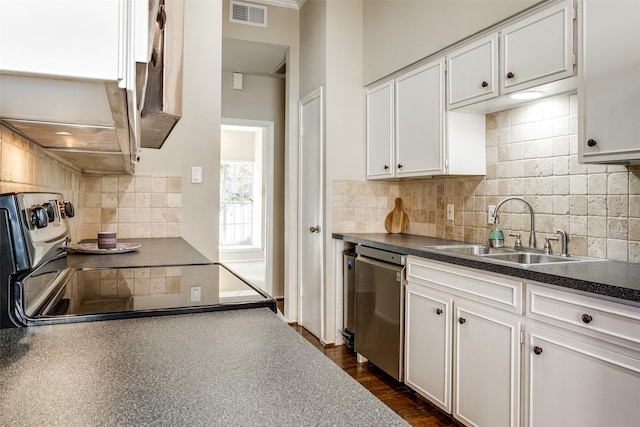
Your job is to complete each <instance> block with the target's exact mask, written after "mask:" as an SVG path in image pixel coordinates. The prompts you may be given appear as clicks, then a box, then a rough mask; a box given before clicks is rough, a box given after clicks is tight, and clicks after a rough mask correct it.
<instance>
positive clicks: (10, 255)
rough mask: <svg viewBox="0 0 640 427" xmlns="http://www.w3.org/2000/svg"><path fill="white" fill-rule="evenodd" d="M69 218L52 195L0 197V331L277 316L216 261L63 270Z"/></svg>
mask: <svg viewBox="0 0 640 427" xmlns="http://www.w3.org/2000/svg"><path fill="white" fill-rule="evenodd" d="M74 214H75V208H74V206H73V205H72V204H71V203H70V202H68V201H65V200H64V198H63V196H62V195H61V194H58V193H10V194H2V195H0V262H1V265H0V328H9V327H21V326H35V325H43V324H55V323H70V322H86V321H96V320H108V319H122V318H130V317H142V316H156V315H167V314H183V313H194V312H202V311H218V310H229V309H239V308H252V307H268V308H270V309H271V310H272V311H274V312H276V311H277V308H276V302H275V300H274V299H273V298H272V297H270V296H269V295H267V294H265V293H264V292H262V291H261V290H260V289H258V288H256V287H254V286H252V285H251V284H249V283H247V282H246V281H245V280H243V279H242V278H240V277H239V276H237V275H236V274H235V273H233V272H232V271H230V270H228V269H227V268H226V267H225V266H224V265H222V264H219V263H211V264H198V265H193V264H190V265H174V264H171V263H170V262H168V263H167V264H166V265H161V266H157V265H154V266H145V265H140V266H135V267H127V268H124V267H107V268H105V267H100V268H93V267H91V268H87V267H79V268H75V267H69V266H68V263H67V246H68V245H69V242H70V241H71V239H70V236H69V224H68V221H69V220H72V218H73V217H74ZM93 256H101V257H103V256H104V257H110V256H115V255H93ZM117 256H123V255H117ZM100 264H101V265H104V263H100Z"/></svg>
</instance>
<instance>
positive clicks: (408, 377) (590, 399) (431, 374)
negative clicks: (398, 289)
mask: <svg viewBox="0 0 640 427" xmlns="http://www.w3.org/2000/svg"><path fill="white" fill-rule="evenodd" d="M407 283H408V284H407V292H406V310H405V315H406V319H405V321H406V322H405V332H406V335H405V382H406V384H407V385H408V386H409V387H411V388H412V389H413V390H415V391H416V392H418V393H419V394H421V395H422V396H424V397H425V398H426V399H428V400H429V401H431V402H433V403H434V404H435V405H437V406H438V407H440V408H441V409H443V410H444V411H446V412H447V413H449V414H452V415H453V417H454V418H456V419H457V420H459V421H460V422H462V423H463V424H465V425H467V426H474V427H501V426H509V427H516V426H520V425H521V424H522V425H523V426H524V427H603V426H615V427H632V426H633V427H636V426H638V425H640V424H639V422H638V420H640V308H638V306H637V305H631V304H622V303H618V302H615V301H608V300H603V299H601V298H597V297H594V296H591V295H588V294H582V293H577V292H576V291H569V290H564V289H563V288H559V287H557V286H553V285H545V284H539V283H526V284H525V283H522V282H521V281H519V280H517V279H515V278H512V277H509V276H504V275H500V274H492V273H487V272H485V271H480V270H475V269H471V268H466V267H458V266H455V265H452V264H446V263H441V262H436V261H431V260H427V259H424V258H418V257H413V256H410V257H409V258H408V262H407ZM524 291H526V296H523V293H524ZM524 307H526V311H525V309H524Z"/></svg>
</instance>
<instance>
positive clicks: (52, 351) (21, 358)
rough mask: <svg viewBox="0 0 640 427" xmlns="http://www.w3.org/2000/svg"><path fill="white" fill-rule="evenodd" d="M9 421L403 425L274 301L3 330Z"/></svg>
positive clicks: (2, 409)
mask: <svg viewBox="0 0 640 427" xmlns="http://www.w3.org/2000/svg"><path fill="white" fill-rule="evenodd" d="M0 390H2V393H0V424H2V425H3V426H26V425H49V426H54V425H64V426H115V425H136V426H146V425H154V426H178V425H191V426H200V425H207V426H258V425H260V426H311V425H313V426H323V425H326V426H335V425H348V426H356V427H357V426H401V425H403V426H404V425H407V424H406V423H405V422H404V421H403V420H402V419H401V418H400V417H399V416H398V415H396V414H395V413H394V412H393V411H391V410H390V409H389V408H388V407H387V406H385V405H384V404H383V403H382V402H381V401H380V400H378V399H377V398H376V397H375V396H373V395H372V394H371V393H370V392H369V391H367V390H366V389H365V388H363V387H362V386H361V385H360V384H358V383H357V382H356V381H355V380H353V379H352V378H351V377H350V376H349V375H348V374H346V373H345V372H344V371H342V370H341V369H340V368H339V367H338V366H337V365H335V364H334V363H333V362H331V361H330V360H329V359H328V358H327V357H325V356H324V355H323V354H322V353H321V352H319V351H318V350H317V349H315V348H314V347H313V346H312V345H311V344H310V343H308V342H307V341H306V340H305V339H304V338H302V337H301V336H300V335H299V334H297V333H296V332H295V331H294V330H293V329H292V328H291V327H290V326H288V325H287V324H286V323H285V322H284V321H282V320H281V319H279V318H278V317H277V316H276V315H275V314H273V313H272V312H271V311H269V310H268V309H266V308H260V309H250V310H237V311H226V312H215V313H200V314H183V315H178V316H161V317H153V318H143V319H126V320H110V321H104V322H91V323H76V324H67V325H53V326H38V327H33V328H20V329H2V330H0Z"/></svg>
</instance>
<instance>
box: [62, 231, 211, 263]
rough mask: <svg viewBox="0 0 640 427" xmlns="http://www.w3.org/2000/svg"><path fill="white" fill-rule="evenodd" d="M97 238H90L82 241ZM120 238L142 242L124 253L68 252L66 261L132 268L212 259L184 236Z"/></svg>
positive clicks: (85, 241)
mask: <svg viewBox="0 0 640 427" xmlns="http://www.w3.org/2000/svg"><path fill="white" fill-rule="evenodd" d="M96 241H97V240H95V239H93V240H91V239H89V240H83V241H82V243H89V242H96ZM118 242H124V243H140V245H141V246H140V248H138V249H136V250H135V251H132V252H126V253H122V254H106V255H102V254H100V255H96V254H83V253H69V254H68V255H67V265H68V266H69V267H71V268H109V267H113V268H132V267H156V266H165V265H189V264H211V263H212V261H211V260H209V259H208V258H206V257H205V256H204V255H202V254H201V253H200V252H199V251H197V250H196V249H195V248H194V247H193V246H191V245H190V244H189V243H188V242H187V241H186V240H184V239H183V238H181V237H167V238H151V239H118Z"/></svg>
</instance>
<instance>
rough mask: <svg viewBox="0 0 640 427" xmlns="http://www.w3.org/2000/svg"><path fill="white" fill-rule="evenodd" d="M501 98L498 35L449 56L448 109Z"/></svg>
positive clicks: (478, 41)
mask: <svg viewBox="0 0 640 427" xmlns="http://www.w3.org/2000/svg"><path fill="white" fill-rule="evenodd" d="M496 96H498V34H497V33H495V34H491V35H489V36H487V37H484V38H482V39H480V40H477V41H475V42H473V43H469V44H468V45H465V46H463V47H461V48H459V49H457V50H455V51H453V52H451V53H450V54H448V55H447V107H448V108H457V107H462V106H465V105H469V104H472V103H474V102H479V101H484V100H486V99H490V98H493V97H496Z"/></svg>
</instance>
